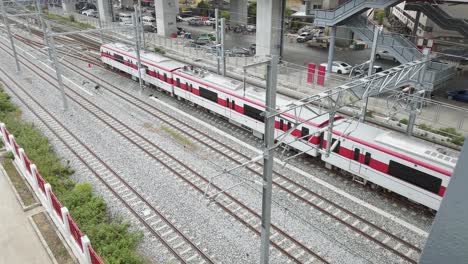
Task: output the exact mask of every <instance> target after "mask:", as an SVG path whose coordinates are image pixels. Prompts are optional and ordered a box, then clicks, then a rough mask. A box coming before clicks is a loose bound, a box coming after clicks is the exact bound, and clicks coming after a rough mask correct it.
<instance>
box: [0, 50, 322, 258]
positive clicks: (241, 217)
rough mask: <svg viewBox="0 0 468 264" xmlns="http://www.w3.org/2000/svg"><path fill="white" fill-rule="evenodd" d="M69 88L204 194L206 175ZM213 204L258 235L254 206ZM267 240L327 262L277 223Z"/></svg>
mask: <svg viewBox="0 0 468 264" xmlns="http://www.w3.org/2000/svg"><path fill="white" fill-rule="evenodd" d="M2 45H4V44H2ZM1 49H2V50H4V51H5V52H7V53H8V54H10V55H12V54H11V53H10V52H9V51H7V50H5V48H3V47H2V48H1ZM19 57H20V58H21V60H23V61H25V62H27V63H28V64H30V65H32V66H29V65H26V64H25V63H23V65H25V66H26V67H27V68H28V69H30V70H31V71H32V72H34V73H36V74H37V75H38V76H40V77H41V78H43V76H42V75H41V74H40V73H38V72H37V71H36V70H34V69H33V68H35V67H37V66H36V65H35V64H34V63H32V62H31V61H29V59H27V58H26V57H24V56H22V55H21V54H19ZM39 70H40V71H42V72H44V73H45V75H48V76H49V78H51V79H52V80H55V78H54V77H53V76H51V75H50V74H49V73H47V72H45V71H43V69H39ZM45 80H46V79H45ZM46 81H47V82H49V83H50V84H51V85H52V86H53V87H55V88H56V89H58V87H57V86H56V85H55V83H54V82H51V81H50V80H46ZM68 88H69V89H68V90H67V95H68V98H70V99H71V100H72V101H74V102H75V103H76V104H78V105H79V106H81V107H82V108H83V109H85V110H86V111H88V112H89V113H90V114H91V115H92V116H93V117H94V118H95V119H97V120H98V121H99V122H102V123H104V124H106V125H107V126H108V127H110V128H111V129H112V130H113V131H114V132H116V133H117V134H119V135H120V136H121V137H122V138H124V139H125V140H126V141H128V142H130V143H132V144H133V145H134V146H135V147H137V148H138V149H140V150H141V151H142V152H143V153H145V154H146V155H148V156H149V157H150V158H152V159H154V160H155V161H157V162H158V163H160V164H161V165H162V166H163V167H164V168H165V169H166V170H168V171H169V172H171V173H172V174H173V175H174V176H176V177H178V178H180V179H182V180H183V181H184V182H186V183H188V184H189V185H190V186H191V187H192V188H193V189H195V190H196V191H197V192H199V193H200V194H201V195H203V194H204V192H205V188H206V186H207V184H208V183H209V180H208V179H207V178H205V177H203V176H202V175H201V174H199V173H198V172H196V171H195V170H193V169H192V168H190V167H189V166H187V165H185V164H184V163H183V162H181V161H180V160H179V159H177V158H175V157H174V156H172V155H171V154H169V153H168V152H166V151H165V150H163V149H161V148H159V147H158V146H157V145H156V144H154V143H153V142H151V141H150V140H148V139H146V138H145V137H144V136H142V135H141V134H139V133H138V132H136V131H134V130H133V129H131V128H130V127H128V126H127V125H125V124H124V123H123V122H121V121H119V120H117V119H116V118H114V117H112V116H111V115H110V114H108V113H107V112H105V111H104V110H103V109H101V108H99V107H98V106H97V105H95V104H94V103H92V102H91V101H89V100H88V99H86V98H85V97H83V96H81V95H80V94H79V93H77V92H75V91H74V90H73V89H71V88H70V87H68ZM211 187H212V189H213V190H214V191H217V192H220V191H221V188H220V187H218V186H217V185H214V184H211ZM214 204H216V205H218V206H219V207H220V208H221V209H223V210H224V211H225V212H226V213H228V214H229V215H231V216H232V217H234V218H235V219H236V220H238V221H239V222H240V223H242V224H243V225H245V226H246V227H247V228H248V229H250V230H251V231H252V232H254V233H255V234H257V235H260V226H261V217H260V215H259V214H258V213H257V212H255V211H254V210H253V209H251V208H249V207H248V206H247V205H245V204H244V203H242V202H240V201H239V200H238V199H236V198H235V197H233V196H232V195H230V194H229V193H226V192H225V193H223V194H221V195H220V196H219V197H218V199H217V200H216V201H215V202H214ZM270 242H271V245H272V246H273V247H274V248H275V249H277V250H278V251H279V252H281V253H282V254H283V255H284V256H286V257H287V258H289V259H290V260H291V261H293V262H296V263H312V262H314V261H318V262H322V263H328V261H327V260H325V259H324V258H323V257H321V256H320V255H318V254H317V253H315V252H314V251H313V250H312V249H310V248H309V247H307V246H306V245H304V244H303V243H301V242H300V241H298V240H296V239H295V238H293V237H292V236H290V235H289V234H287V233H286V232H285V231H283V230H282V229H281V228H279V227H278V226H276V225H272V233H271V237H270Z"/></svg>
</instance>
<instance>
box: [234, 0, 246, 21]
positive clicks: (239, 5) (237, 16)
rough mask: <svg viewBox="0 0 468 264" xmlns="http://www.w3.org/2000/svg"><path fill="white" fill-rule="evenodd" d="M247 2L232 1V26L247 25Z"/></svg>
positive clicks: (244, 0)
mask: <svg viewBox="0 0 468 264" xmlns="http://www.w3.org/2000/svg"><path fill="white" fill-rule="evenodd" d="M247 9H248V1H247V0H231V7H230V12H231V24H244V25H245V24H247Z"/></svg>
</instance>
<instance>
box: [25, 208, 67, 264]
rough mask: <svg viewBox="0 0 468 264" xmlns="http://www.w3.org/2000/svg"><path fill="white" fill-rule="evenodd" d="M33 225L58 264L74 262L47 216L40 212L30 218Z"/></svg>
mask: <svg viewBox="0 0 468 264" xmlns="http://www.w3.org/2000/svg"><path fill="white" fill-rule="evenodd" d="M32 219H33V221H34V223H35V224H36V226H37V228H38V229H39V231H40V232H41V234H42V237H43V238H44V240H45V242H46V243H47V246H48V247H49V248H50V251H52V254H53V255H54V257H55V260H57V262H58V263H64V264H74V263H75V261H74V260H73V258H72V257H71V256H70V254H69V253H68V251H67V249H66V248H65V246H64V245H63V243H62V240H60V238H59V236H58V235H57V233H56V232H55V227H54V226H52V224H51V222H50V221H49V219H48V218H47V216H46V215H45V214H44V213H43V212H42V213H38V214H35V215H33V216H32Z"/></svg>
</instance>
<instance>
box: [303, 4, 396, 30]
mask: <svg viewBox="0 0 468 264" xmlns="http://www.w3.org/2000/svg"><path fill="white" fill-rule="evenodd" d="M398 1H399V0H350V1H347V2H346V3H344V4H342V5H340V6H338V7H337V8H335V9H321V10H318V9H314V10H312V11H313V12H314V16H315V20H316V23H317V24H326V25H329V26H331V25H335V24H336V23H338V22H340V21H342V20H343V19H346V18H348V17H350V16H352V15H354V14H356V13H357V12H359V11H361V10H362V9H364V8H375V7H382V8H384V7H387V6H389V5H392V4H394V3H395V2H398ZM306 11H309V10H306ZM307 13H308V12H307Z"/></svg>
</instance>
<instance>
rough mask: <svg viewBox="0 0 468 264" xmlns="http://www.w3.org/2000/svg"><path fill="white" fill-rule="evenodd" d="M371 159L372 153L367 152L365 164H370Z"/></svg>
mask: <svg viewBox="0 0 468 264" xmlns="http://www.w3.org/2000/svg"><path fill="white" fill-rule="evenodd" d="M370 159H371V154H370V153H369V152H367V153H366V156H365V157H364V164H366V165H369V163H370Z"/></svg>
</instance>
